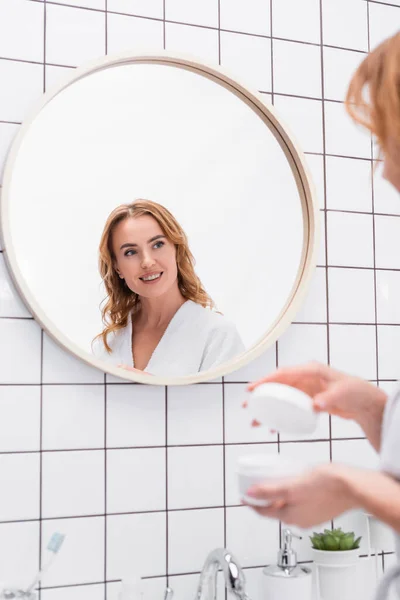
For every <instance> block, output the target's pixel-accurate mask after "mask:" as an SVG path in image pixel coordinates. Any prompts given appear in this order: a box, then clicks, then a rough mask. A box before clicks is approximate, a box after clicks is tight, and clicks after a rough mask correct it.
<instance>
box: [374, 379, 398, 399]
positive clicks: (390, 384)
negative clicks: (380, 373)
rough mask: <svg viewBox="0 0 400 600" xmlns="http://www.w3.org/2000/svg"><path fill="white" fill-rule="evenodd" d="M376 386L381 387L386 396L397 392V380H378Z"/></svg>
mask: <svg viewBox="0 0 400 600" xmlns="http://www.w3.org/2000/svg"><path fill="white" fill-rule="evenodd" d="M378 387H379V388H381V389H382V390H383V391H384V392H385V393H386V394H387V395H388V396H391V395H392V394H394V393H397V391H398V388H399V382H398V381H379V382H378Z"/></svg>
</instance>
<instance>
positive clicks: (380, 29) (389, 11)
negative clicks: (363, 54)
mask: <svg viewBox="0 0 400 600" xmlns="http://www.w3.org/2000/svg"><path fill="white" fill-rule="evenodd" d="M392 4H396V2H392ZM399 23H400V6H383V4H380V3H379V4H378V3H375V2H371V3H370V5H369V31H370V43H371V50H373V49H374V48H375V47H376V46H377V45H378V44H380V43H381V42H383V41H384V40H386V39H387V38H389V37H391V36H392V35H394V34H395V33H397V32H398V30H399Z"/></svg>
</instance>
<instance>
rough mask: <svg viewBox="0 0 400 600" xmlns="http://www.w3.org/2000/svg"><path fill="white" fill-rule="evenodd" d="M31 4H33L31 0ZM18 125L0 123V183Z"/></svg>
mask: <svg viewBox="0 0 400 600" xmlns="http://www.w3.org/2000/svg"><path fill="white" fill-rule="evenodd" d="M32 4H34V3H33V2H32ZM19 128H20V125H13V124H11V123H0V185H1V183H2V181H3V174H4V167H5V164H6V160H7V156H8V152H9V150H10V148H11V144H12V142H13V141H14V138H15V136H16V135H17V133H18V130H19Z"/></svg>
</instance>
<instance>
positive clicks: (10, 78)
mask: <svg viewBox="0 0 400 600" xmlns="http://www.w3.org/2000/svg"><path fill="white" fill-rule="evenodd" d="M0 79H1V82H2V94H1V96H0V119H1V120H2V121H22V120H23V119H24V117H25V116H26V115H27V113H28V111H29V110H31V106H32V104H33V103H34V102H36V100H38V98H40V96H41V95H42V93H43V66H42V65H35V64H32V63H23V62H17V61H13V60H0Z"/></svg>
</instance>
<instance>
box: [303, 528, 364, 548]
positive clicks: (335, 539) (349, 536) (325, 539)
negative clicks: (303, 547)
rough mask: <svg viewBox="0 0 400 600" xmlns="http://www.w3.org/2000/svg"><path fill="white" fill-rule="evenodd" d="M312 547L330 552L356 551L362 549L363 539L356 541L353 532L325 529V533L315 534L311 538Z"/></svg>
mask: <svg viewBox="0 0 400 600" xmlns="http://www.w3.org/2000/svg"><path fill="white" fill-rule="evenodd" d="M310 540H311V543H312V547H313V548H315V550H328V551H330V552H338V551H343V550H355V549H356V548H359V547H360V541H361V537H359V538H357V539H355V535H354V533H353V532H352V531H351V532H349V533H346V532H344V531H342V529H341V528H340V527H338V528H337V529H332V530H330V529H324V531H323V533H316V532H315V531H314V532H313V535H312V536H311V537H310Z"/></svg>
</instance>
